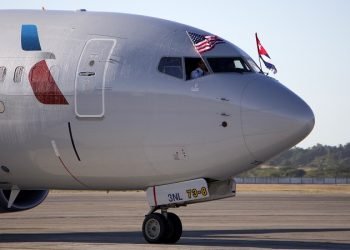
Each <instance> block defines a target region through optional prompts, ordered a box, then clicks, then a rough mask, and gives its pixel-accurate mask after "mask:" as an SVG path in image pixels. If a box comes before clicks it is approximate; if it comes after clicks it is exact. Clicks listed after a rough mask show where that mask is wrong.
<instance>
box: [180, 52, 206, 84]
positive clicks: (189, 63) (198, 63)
mask: <svg viewBox="0 0 350 250" xmlns="http://www.w3.org/2000/svg"><path fill="white" fill-rule="evenodd" d="M185 68H186V80H191V79H195V78H198V77H202V76H205V75H208V69H207V67H206V66H205V63H204V62H203V60H202V59H201V58H199V57H185Z"/></svg>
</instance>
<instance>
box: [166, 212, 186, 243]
mask: <svg viewBox="0 0 350 250" xmlns="http://www.w3.org/2000/svg"><path fill="white" fill-rule="evenodd" d="M167 222H168V231H167V234H166V237H165V239H164V243H167V244H174V243H176V242H177V241H178V240H179V239H180V238H181V235H182V223H181V220H180V218H179V217H178V216H177V215H176V214H173V213H168V219H167Z"/></svg>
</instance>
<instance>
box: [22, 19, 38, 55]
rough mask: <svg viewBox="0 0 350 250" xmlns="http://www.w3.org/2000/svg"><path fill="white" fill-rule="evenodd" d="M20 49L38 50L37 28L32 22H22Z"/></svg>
mask: <svg viewBox="0 0 350 250" xmlns="http://www.w3.org/2000/svg"><path fill="white" fill-rule="evenodd" d="M21 43H22V49H23V50H26V51H40V50H41V46H40V41H39V35H38V29H37V27H36V25H33V24H23V25H22V33H21Z"/></svg>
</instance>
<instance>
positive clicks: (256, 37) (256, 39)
mask: <svg viewBox="0 0 350 250" xmlns="http://www.w3.org/2000/svg"><path fill="white" fill-rule="evenodd" d="M255 41H256V49H257V50H258V57H259V64H260V71H261V72H263V73H264V71H263V70H262V66H261V57H260V53H259V45H258V33H257V32H255Z"/></svg>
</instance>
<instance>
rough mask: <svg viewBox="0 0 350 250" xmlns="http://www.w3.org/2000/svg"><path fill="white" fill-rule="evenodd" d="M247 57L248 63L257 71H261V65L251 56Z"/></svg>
mask: <svg viewBox="0 0 350 250" xmlns="http://www.w3.org/2000/svg"><path fill="white" fill-rule="evenodd" d="M246 59H247V63H248V64H249V66H250V68H251V69H252V70H253V71H255V72H261V69H260V68H259V66H258V65H257V64H256V62H255V61H254V60H253V59H251V58H246Z"/></svg>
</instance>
